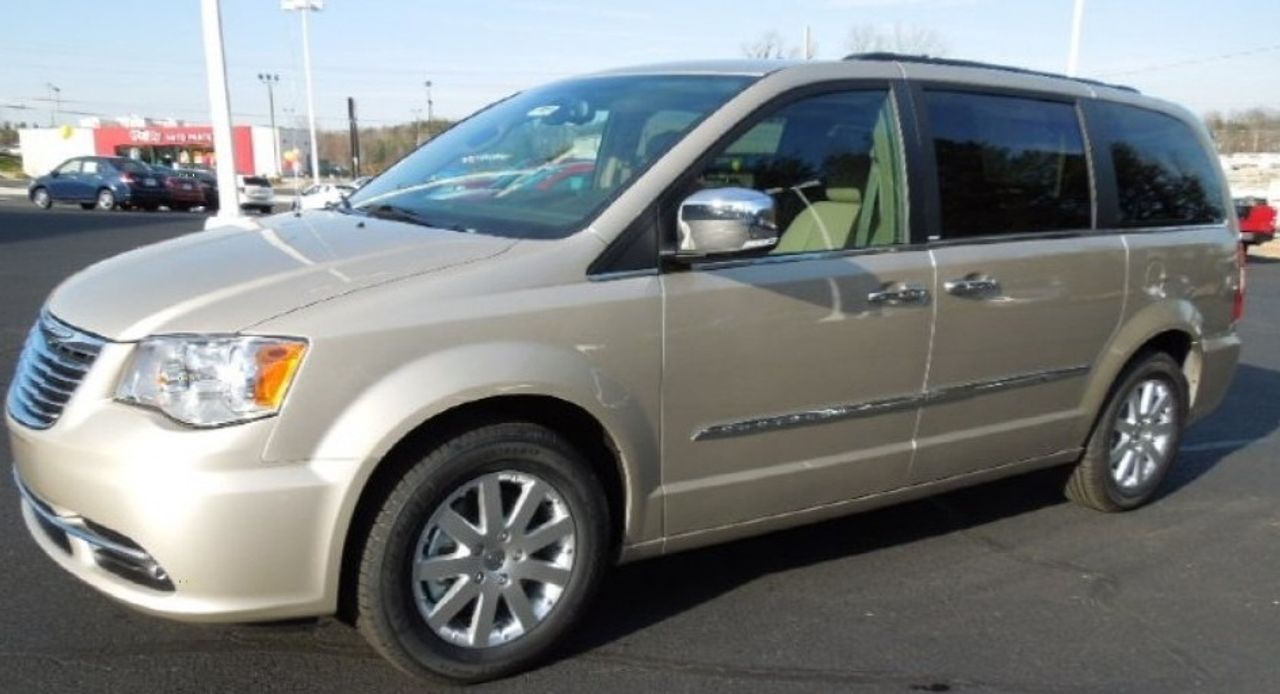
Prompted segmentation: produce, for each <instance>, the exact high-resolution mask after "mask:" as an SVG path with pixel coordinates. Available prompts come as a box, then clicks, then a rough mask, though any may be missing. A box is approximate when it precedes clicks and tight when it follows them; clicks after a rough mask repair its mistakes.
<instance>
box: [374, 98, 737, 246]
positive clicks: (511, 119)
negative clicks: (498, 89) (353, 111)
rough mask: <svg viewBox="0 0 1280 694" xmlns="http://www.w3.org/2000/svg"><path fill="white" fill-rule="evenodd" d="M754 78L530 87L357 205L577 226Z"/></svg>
mask: <svg viewBox="0 0 1280 694" xmlns="http://www.w3.org/2000/svg"><path fill="white" fill-rule="evenodd" d="M754 79H755V78H752V77H743V76H737V75H732V76H731V75H615V76H605V77H591V78H584V79H577V80H571V81H567V82H561V83H557V84H552V85H549V86H546V87H542V88H538V89H533V90H530V91H528V92H523V93H521V94H517V95H516V96H513V97H511V98H510V99H507V100H506V101H503V102H500V103H498V104H495V105H494V106H492V107H490V108H488V109H486V110H484V111H482V112H480V113H478V114H476V115H475V116H473V117H472V118H470V119H468V120H466V121H463V122H462V123H459V124H458V125H457V126H455V127H454V128H452V129H450V130H448V131H446V132H445V133H443V134H441V135H440V136H438V137H436V138H435V139H434V140H432V141H430V142H429V143H427V144H425V145H423V146H422V147H421V148H420V149H418V150H417V151H416V152H414V153H413V154H411V155H409V156H408V157H406V158H404V159H403V160H401V161H400V162H399V163H397V164H396V165H395V166H393V167H391V168H390V169H388V170H387V172H386V173H384V174H382V175H381V176H378V177H377V178H375V179H374V180H372V181H371V182H369V184H368V185H366V186H364V187H363V188H361V189H360V190H358V191H357V192H356V193H355V194H353V195H352V196H351V198H350V202H351V206H352V207H353V208H354V209H355V210H356V211H357V212H363V213H365V214H370V215H374V216H387V217H389V218H394V219H399V220H402V221H409V222H417V223H421V224H426V225H429V226H436V227H442V228H447V229H457V230H459V231H465V232H474V233H482V234H493V235H498V236H509V237H515V238H560V237H563V236H567V235H569V234H572V233H574V232H576V231H580V230H581V229H582V228H584V227H585V226H586V225H587V223H588V222H589V220H590V219H591V218H593V217H594V216H595V214H596V213H598V212H599V211H600V210H601V209H603V207H604V206H605V205H606V204H608V202H609V201H610V200H612V199H613V198H614V197H615V196H616V195H617V194H618V193H620V192H621V191H622V190H624V189H625V188H626V186H628V185H629V184H630V183H631V182H632V181H634V180H635V179H636V177H638V176H639V175H640V174H641V173H642V172H643V171H644V170H645V169H646V168H648V166H649V165H650V164H652V163H653V162H655V161H657V159H658V158H659V157H661V156H662V155H663V154H664V153H666V151H667V150H668V149H670V148H671V147H672V146H673V145H674V144H675V143H676V142H678V141H679V140H680V139H681V138H682V137H684V136H685V135H686V134H687V133H688V132H689V131H690V130H691V129H692V128H693V127H694V126H696V125H697V124H698V123H699V122H701V121H702V120H703V119H705V118H706V117H707V116H708V115H710V114H711V113H712V112H713V111H715V110H716V109H717V108H719V107H720V106H721V105H722V104H724V103H725V102H726V101H728V100H729V99H730V98H732V97H733V96H734V95H736V94H737V93H738V92H740V91H742V89H743V88H745V87H746V86H747V85H748V84H750V83H751V82H752V81H753V80H754Z"/></svg>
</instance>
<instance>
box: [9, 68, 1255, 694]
mask: <svg viewBox="0 0 1280 694" xmlns="http://www.w3.org/2000/svg"><path fill="white" fill-rule="evenodd" d="M570 165H571V166H572V167H574V170H575V172H576V174H575V175H576V176H577V177H578V178H579V179H580V182H579V183H577V184H575V185H571V186H570V185H565V186H541V185H516V184H515V183H512V182H514V181H520V180H535V179H537V177H539V176H540V175H541V174H543V173H546V172H555V171H560V170H562V169H564V168H565V167H567V166H570ZM478 180H483V181H486V182H487V183H486V185H484V186H473V185H468V184H467V183H468V182H473V181H478ZM1242 270H1243V267H1242V261H1241V256H1240V239H1239V231H1238V228H1237V222H1236V220H1235V216H1234V211H1233V209H1232V205H1231V199H1230V197H1229V196H1228V191H1227V189H1226V186H1225V184H1224V182H1223V177H1222V173H1221V170H1220V168H1219V165H1218V163H1217V159H1216V157H1214V156H1213V154H1212V147H1211V144H1210V141H1209V138H1208V137H1207V135H1206V132H1205V129H1204V128H1203V127H1202V126H1201V125H1200V124H1199V123H1198V122H1197V120H1196V119H1195V118H1194V117H1193V116H1192V115H1191V114H1189V113H1188V112H1187V111H1185V110H1183V109H1182V108H1179V107H1177V106H1174V105H1171V104H1168V103H1165V102H1162V101H1158V100H1156V99H1152V98H1149V97H1146V96H1143V95H1140V94H1138V93H1136V92H1134V91H1132V90H1130V89H1125V88H1120V87H1114V86H1108V85H1105V84H1100V83H1095V82H1088V81H1084V80H1077V79H1067V78H1063V77H1057V76H1051V75H1043V74H1038V73H1032V72H1029V71H1024V70H1017V69H1012V68H1001V67H997V66H990V65H981V64H976V63H967V62H960V61H942V60H928V59H919V58H908V57H903V56H893V55H884V54H877V55H863V56H854V57H852V58H851V59H847V60H843V61H836V62H826V63H820V62H812V63H782V62H774V61H770V62H728V63H719V62H716V63H691V64H678V65H665V66H658V67H641V68H635V69H626V70H618V71H614V72H609V73H605V74H596V75H591V76H587V77H582V78H577V79H569V80H566V81H562V82H557V83H554V84H551V85H549V86H546V87H541V88H536V89H530V90H528V91H525V92H522V93H519V94H516V95H514V96H511V97H510V98H508V99H505V100H503V101H501V102H498V103H496V104H494V105H492V106H490V107H488V108H487V109H485V110H483V111H481V112H479V113H477V114H476V115H474V116H472V117H471V118H469V119H468V120H466V121H464V122H462V123H460V124H458V125H457V126H456V127H454V128H452V129H451V130H449V131H447V132H445V133H444V134H442V135H440V136H439V137H437V138H435V139H433V140H432V141H431V142H429V143H427V144H425V145H424V146H422V147H421V148H420V149H418V150H417V151H415V152H414V153H412V154H411V155H410V156H408V157H406V158H405V159H403V160H401V161H400V162H399V163H397V164H395V165H394V166H393V167H391V168H390V169H389V170H388V171H386V172H385V173H383V174H382V175H380V176H378V177H377V178H375V179H374V180H373V181H371V182H370V183H369V184H368V185H366V186H364V187H362V188H360V189H359V190H358V191H356V192H355V193H353V194H352V195H351V196H350V198H349V199H347V201H346V202H345V203H342V204H339V205H336V206H333V208H332V209H326V210H316V211H304V212H299V213H295V214H287V215H280V216H275V217H270V218H265V219H261V220H260V221H258V222H257V223H256V227H255V228H247V229H246V228H241V227H237V228H225V229H215V230H210V231H205V232H200V233H194V234H190V235H188V236H185V237H182V238H178V239H175V240H171V241H167V242H164V243H159V244H156V245H153V246H149V247H145V248H140V249H138V250H135V251H132V252H129V253H125V254H124V255H121V256H118V257H115V258H112V259H109V260H106V261H104V262H101V263H98V264H96V265H94V266H92V267H90V268H88V269H86V270H84V271H82V272H80V273H79V274H77V275H75V276H73V277H71V278H70V279H68V280H66V281H65V282H64V283H63V284H62V285H61V286H59V287H58V288H57V289H56V290H55V291H54V292H53V293H52V295H51V296H50V297H49V298H48V301H47V303H46V305H45V306H44V308H43V309H42V311H41V312H40V315H39V317H38V319H37V320H36V323H35V326H34V327H33V328H32V330H31V333H30V336H29V338H28V339H27V342H26V346H25V348H24V350H23V352H22V354H21V357H20V361H19V363H18V367H17V373H16V375H15V376H14V379H13V382H12V385H11V386H10V389H9V395H8V400H7V408H6V409H7V424H8V429H9V433H10V436H11V441H12V451H13V455H14V457H15V459H16V463H15V466H14V469H13V474H14V479H15V483H16V486H17V489H18V491H19V492H20V494H21V496H22V500H23V502H22V508H23V514H24V518H25V521H26V525H27V527H28V530H29V531H30V534H31V535H32V537H33V538H34V540H35V542H37V543H38V544H39V546H40V547H41V548H42V549H43V550H44V552H45V553H46V554H47V555H48V556H49V557H51V558H52V560H53V561H55V562H57V563H58V564H60V565H61V566H62V567H63V568H64V569H66V570H67V571H69V572H71V573H72V574H74V575H75V576H76V577H78V578H80V579H81V580H83V581H84V582H86V583H88V584H90V585H91V586H93V587H95V588H97V589H98V590H100V591H102V592H103V593H106V594H107V595H109V596H111V597H113V598H115V599H117V600H120V601H122V602H125V603H127V604H129V605H132V606H134V607H136V608H138V609H141V610H144V611H146V612H149V613H153V614H157V615H163V616H167V617H172V618H176V619H182V620H191V621H254V620H278V619H286V618H296V617H307V616H320V615H339V616H342V617H344V618H347V619H349V620H351V621H352V622H354V623H355V624H356V625H357V626H358V628H359V629H360V630H361V631H362V632H363V633H364V635H365V636H366V637H367V638H368V640H369V642H370V643H371V644H372V645H373V647H374V648H375V649H377V650H378V651H379V652H380V653H381V654H383V655H384V656H386V657H387V658H388V659H389V660H390V661H391V662H393V663H394V664H395V665H397V666H398V667H400V668H402V669H404V670H405V671H407V672H409V673H413V674H418V675H424V676H435V677H443V678H447V679H452V680H458V681H478V680H483V679H488V678H493V677H499V676H503V675H506V674H509V673H513V672H516V671H518V670H520V669H522V668H527V667H529V666H531V665H532V664H534V663H535V662H537V661H538V660H539V659H541V658H544V657H545V656H547V655H548V654H549V653H550V652H551V651H552V649H553V648H554V647H555V646H556V644H557V643H558V642H560V641H562V640H563V639H564V638H565V636H566V633H567V632H568V631H569V630H570V629H573V628H574V625H575V623H578V622H580V620H582V619H583V618H584V616H585V615H587V614H588V613H589V612H590V610H591V597H592V594H593V592H595V590H596V588H597V587H598V586H599V585H600V583H601V580H602V578H603V577H604V576H605V574H606V570H607V568H608V567H609V566H610V565H612V564H614V563H617V562H626V561H633V560H637V559H642V558H645V557H654V556H658V555H662V554H666V553H670V552H677V551H681V550H686V549H690V548H694V547H699V546H703V545H709V544H712V543H717V542H724V541H727V540H731V539H734V538H741V537H745V536H749V535H755V534H760V533H766V532H769V531H772V530H776V529H780V528H785V527H789V526H794V525H797V524H800V523H808V522H812V521H817V520H820V519H825V518H831V517H833V516H838V515H842V514H848V513H851V512H854V511H860V510H864V509H870V508H874V507H878V506H883V505H886V504H891V503H897V502H900V501H904V500H907V499H913V498H918V497H921V496H924V495H929V494H936V493H938V492H942V491H945V490H949V489H953V488H956V487H961V486H964V485H972V484H977V483H980V482H984V481H987V480H992V479H995V478H998V477H1004V476H1008V475H1015V474H1018V473H1022V472H1025V471H1029V470H1033V469H1037V468H1046V467H1051V466H1072V471H1071V472H1070V476H1069V480H1068V481H1067V482H1066V488H1065V493H1066V495H1067V496H1069V497H1070V498H1072V499H1074V500H1075V501H1077V502H1079V503H1081V504H1084V505H1086V506H1089V507H1092V508H1095V509H1098V510H1101V511H1125V510H1129V509H1134V508H1136V507H1139V506H1141V505H1142V504H1144V503H1145V502H1147V501H1150V500H1152V499H1153V497H1155V496H1156V495H1157V494H1158V490H1159V488H1160V485H1161V481H1162V480H1163V479H1164V478H1165V477H1166V475H1167V474H1168V473H1169V470H1170V467H1171V466H1172V465H1173V464H1174V461H1175V458H1176V455H1177V451H1178V447H1179V442H1180V440H1181V436H1182V432H1183V430H1184V429H1185V428H1186V426H1187V425H1188V424H1189V423H1191V422H1193V421H1194V420H1196V419H1197V418H1199V417H1202V416H1204V415H1205V414H1206V413H1207V412H1209V411H1211V410H1212V409H1214V407H1215V406H1217V405H1218V403H1219V402H1220V400H1221V399H1222V398H1223V394H1224V392H1225V390H1226V388H1227V386H1228V382H1229V381H1230V379H1231V376H1232V372H1233V371H1234V369H1235V366H1236V362H1237V358H1238V354H1239V350H1240V339H1239V337H1238V334H1237V329H1236V326H1237V322H1238V321H1239V320H1240V318H1241V312H1242V309H1243V299H1244V282H1243V276H1242ZM1064 479H1067V478H1066V477H1065V476H1064Z"/></svg>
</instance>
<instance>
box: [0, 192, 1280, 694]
mask: <svg viewBox="0 0 1280 694" xmlns="http://www.w3.org/2000/svg"><path fill="white" fill-rule="evenodd" d="M202 219H203V217H202V216H200V215H192V214H170V213H163V212H161V213H151V214H148V213H134V212H112V213H103V212H82V211H80V210H79V209H74V208H63V209H55V210H53V211H47V212H46V211H40V210H36V209H35V208H33V207H31V206H29V205H27V204H25V203H24V202H22V201H21V200H0V292H2V296H3V300H0V386H2V387H4V388H7V386H8V380H9V377H10V375H11V373H12V369H13V363H14V360H15V358H16V356H17V352H18V349H19V347H20V345H21V341H22V339H23V337H24V335H25V333H26V330H27V328H28V326H29V325H30V323H31V321H32V319H33V318H34V316H35V314H36V311H37V309H38V308H39V306H40V304H41V302H42V300H43V298H44V297H45V295H46V294H47V293H48V292H49V291H50V290H51V289H52V288H53V287H54V286H55V285H56V284H57V283H58V281H59V280H61V279H62V278H63V277H65V276H67V275H68V274H70V273H72V272H74V271H75V270H77V269H79V268H81V267H83V266H85V265H88V264H90V263H92V262H94V261H96V260H98V259H100V258H103V257H106V256H109V255H111V254H114V253H117V252H119V251H123V250H126V249H129V248H133V247H136V246H139V245H143V244H148V243H153V242H156V241H160V240H163V239H166V238H170V237H173V236H176V235H179V234H183V233H189V232H192V231H195V230H197V229H198V228H200V225H201V222H202ZM174 281H176V282H177V281H181V278H175V280H174ZM1249 291H1250V293H1249V302H1248V309H1247V312H1248V318H1247V320H1246V321H1245V323H1244V326H1243V334H1244V338H1245V345H1246V346H1245V353H1244V360H1243V364H1242V366H1241V369H1240V371H1239V372H1238V374H1237V378H1236V380H1235V382H1234V384H1233V386H1232V390H1231V393H1230V395H1229V396H1228V400H1227V402H1226V404H1225V405H1224V406H1223V407H1222V408H1221V409H1220V410H1219V411H1218V412H1217V413H1215V414H1214V415H1213V416H1212V417H1211V418H1209V419H1207V420H1206V421H1203V422H1201V423H1199V424H1197V425H1196V426H1195V428H1194V429H1193V430H1192V431H1191V433H1190V434H1189V436H1188V438H1187V440H1186V442H1185V444H1184V450H1183V454H1182V456H1181V458H1180V461H1179V463H1178V467H1177V468H1176V469H1175V471H1174V474H1173V476H1172V479H1171V480H1170V481H1169V482H1168V483H1167V484H1166V487H1165V491H1164V494H1163V496H1162V498H1160V499H1159V500H1158V501H1157V502H1156V503H1155V504H1154V505H1152V506H1150V507H1148V508H1145V509H1142V510H1139V511H1137V512H1133V513H1129V514H1123V515H1112V516H1108V515H1103V514H1099V513H1095V512H1092V511H1088V510H1085V509H1082V508H1079V507H1076V506H1074V505H1072V504H1069V503H1067V502H1066V501H1064V500H1063V498H1062V497H1061V495H1060V493H1059V492H1058V485H1059V484H1060V482H1061V474H1060V473H1058V472H1056V471H1049V472H1046V473H1037V474H1034V475H1031V476H1025V477H1021V478H1017V479H1013V480H1007V481H1003V482H999V483H995V484H990V485H986V486H983V487H979V488H974V489H970V490H966V491H962V492H958V493H952V494H949V495H946V496H942V497H938V498H935V499H931V500H926V501H922V502H917V503H912V504H908V505H904V506H899V507H896V508H892V509H887V510H883V511H877V512H873V513H868V514H864V515H860V516H854V517H850V518H846V519H842V520H838V521H835V522H830V523H825V524H821V525H817V526H811V527H807V528H802V529H798V530H792V531H788V532H783V533H778V534H774V535H769V536H766V537H761V538H755V539H751V540H747V541H742V542H737V543H734V544H731V545H726V546H722V547H717V548H713V549H709V550H703V551H699V552H693V553H688V554H683V555H677V556H673V557H669V558H664V559H659V560H654V561H649V562H644V563H640V564H634V565H629V566H626V567H622V568H621V569H619V570H618V571H617V572H615V574H614V575H613V576H612V577H611V579H610V580H609V581H608V583H607V585H606V588H605V591H604V594H603V596H602V597H601V599H600V600H599V602H598V604H597V607H596V609H595V611H594V614H593V615H592V617H591V618H590V619H589V620H588V621H587V623H586V624H585V625H584V626H583V627H582V629H581V630H580V631H579V633H578V634H577V635H576V636H575V638H574V639H573V641H572V642H571V643H570V644H569V645H568V648H567V649H566V653H565V655H564V657H563V658H562V659H560V660H559V661H557V662H554V663H552V664H550V665H548V666H546V667H544V668H542V669H540V670H537V671H535V672H532V673H530V674H527V675H524V676H521V677H517V678H513V679H511V680H507V681H504V682H499V683H495V684H492V685H488V686H485V687H480V688H478V689H479V690H480V691H490V690H492V691H557V692H562V691H601V690H607V691H646V692H648V691H657V690H661V691H665V692H682V691H704V690H707V689H709V688H713V687H715V688H731V689H733V690H738V691H753V692H754V691H836V690H840V691H848V690H854V691H889V692H893V691H900V692H909V691H956V692H987V691H998V692H1075V691H1140V692H1165V691H1200V690H1203V691H1216V692H1228V691H1229V692H1270V691H1275V690H1276V683H1277V682H1280V580H1278V577H1280V551H1278V545H1280V465H1278V464H1277V461H1280V435H1277V426H1278V425H1280V261H1273V260H1269V259H1264V258H1257V259H1255V262H1253V263H1251V266H1250V269H1249ZM8 456H9V451H8V448H7V443H0V461H2V460H7V459H8ZM0 527H3V529H4V531H3V532H0V567H3V568H2V569H0V691H5V692H34V691H41V692H62V691H76V692H82V691H120V690H126V689H127V690H129V691H160V692H173V691H247V690H249V689H250V688H253V689H255V690H262V691H295V690H296V691H313V692H351V691H423V688H422V687H420V686H418V685H417V684H415V683H414V682H412V681H410V680H408V679H407V678H405V677H404V676H402V675H400V674H399V673H398V672H397V671H395V670H393V669H392V668H391V667H390V666H389V665H386V664H385V663H384V662H383V661H382V660H381V659H380V658H378V657H377V656H376V655H375V654H374V653H373V651H372V650H370V649H369V648H367V647H366V646H365V645H364V643H363V641H362V640H361V639H360V637H359V636H358V635H357V634H356V633H355V632H354V631H353V630H351V629H349V628H348V627H346V626H344V625H341V624H338V623H336V622H333V621H332V620H321V621H319V622H306V623H296V624H288V625H269V626H193V625H183V624H177V623H171V622H167V621H163V620H159V619H155V618H151V617H146V616H142V615H139V614H136V613H134V612H132V611H130V610H128V609H126V608H124V607H120V606H117V605H115V604H113V603H112V602H110V601H109V600H107V599H106V598H104V597H102V596H100V595H98V594H96V593H95V592H94V591H92V590H91V589H89V588H87V587H85V586H83V585H81V584H79V583H78V582H76V581H75V580H74V579H72V578H71V577H69V576H67V575H65V574H64V573H63V572H62V571H61V570H60V569H58V568H56V567H55V565H54V564H53V563H52V562H51V561H50V560H48V559H46V558H45V557H44V556H43V555H42V554H41V552H40V551H39V550H38V549H37V548H36V546H35V544H34V543H33V542H32V541H31V540H30V539H29V538H28V537H27V534H26V530H25V528H24V527H23V526H22V524H21V518H20V516H19V512H18V500H17V492H16V490H14V488H13V485H12V482H11V481H10V478H9V475H8V474H5V475H0Z"/></svg>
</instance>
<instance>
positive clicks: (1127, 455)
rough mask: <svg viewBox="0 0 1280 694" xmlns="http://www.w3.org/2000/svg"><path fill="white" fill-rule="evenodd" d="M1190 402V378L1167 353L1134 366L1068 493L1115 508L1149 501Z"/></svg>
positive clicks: (1172, 453)
mask: <svg viewBox="0 0 1280 694" xmlns="http://www.w3.org/2000/svg"><path fill="white" fill-rule="evenodd" d="M1188 401H1189V398H1188V389H1187V379H1186V377H1185V376H1184V375H1183V373H1182V368H1181V367H1180V366H1179V365H1178V363H1177V362H1176V361H1174V360H1173V358H1172V357H1170V356H1169V355H1168V354H1164V353H1157V354H1151V355H1148V356H1146V357H1142V358H1141V359H1140V360H1139V361H1137V362H1135V363H1134V364H1133V365H1131V366H1130V367H1129V368H1128V369H1126V371H1125V372H1124V373H1123V374H1121V376H1120V378H1119V380H1118V381H1117V382H1116V385H1115V386H1114V387H1113V388H1112V391H1111V395H1110V397H1109V398H1108V400H1107V404H1106V407H1105V408H1104V409H1103V411H1102V415H1101V416H1100V417H1099V419H1098V423H1097V425H1096V426H1095V427H1094V431H1093V434H1092V435H1091V436H1090V437H1089V442H1088V444H1087V445H1086V447H1085V453H1084V456H1083V457H1082V458H1081V459H1080V462H1079V464H1077V466H1076V468H1075V470H1074V471H1073V472H1072V474H1071V479H1070V480H1069V481H1068V482H1067V489H1066V492H1067V496H1068V497H1069V498H1070V499H1071V500H1072V501H1075V502H1077V503H1079V504H1082V505H1084V506H1089V507H1091V508H1094V509H1097V510H1099V511H1111V512H1114V511H1128V510H1130V509H1134V508H1137V507H1139V506H1141V505H1143V504H1145V503H1147V502H1148V501H1150V500H1151V498H1152V497H1153V496H1155V493H1156V490H1157V489H1158V488H1159V486H1160V483H1161V482H1162V481H1163V480H1164V478H1165V475H1167V474H1168V473H1169V469H1170V468H1172V467H1173V462H1174V459H1175V458H1176V457H1177V455H1178V447H1179V446H1180V445H1181V443H1182V430H1183V427H1184V426H1185V423H1186V419H1187V406H1188Z"/></svg>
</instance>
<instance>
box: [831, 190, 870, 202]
mask: <svg viewBox="0 0 1280 694" xmlns="http://www.w3.org/2000/svg"><path fill="white" fill-rule="evenodd" d="M827 199H828V200H830V201H831V202H842V203H845V204H854V205H856V204H857V203H860V202H862V191H860V190H858V189H857V188H828V189H827Z"/></svg>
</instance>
